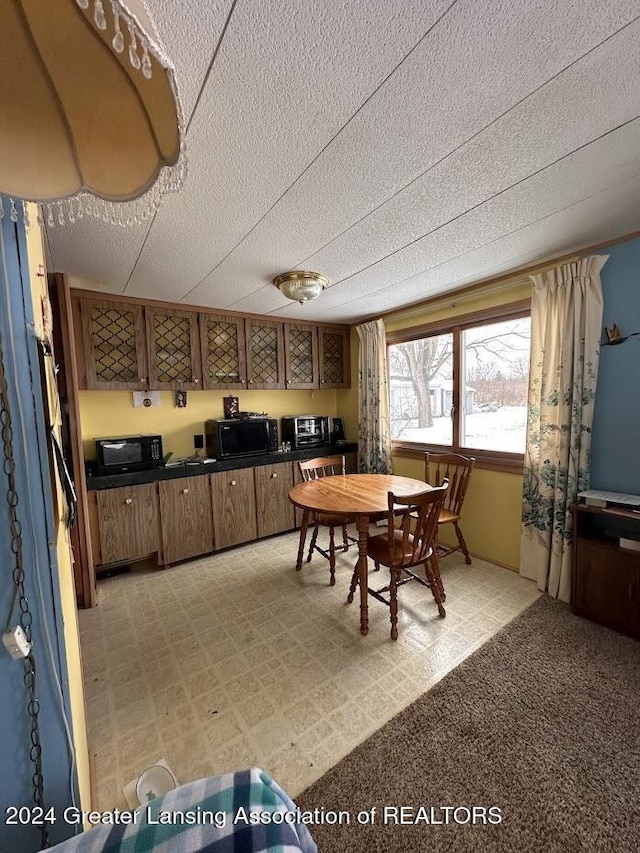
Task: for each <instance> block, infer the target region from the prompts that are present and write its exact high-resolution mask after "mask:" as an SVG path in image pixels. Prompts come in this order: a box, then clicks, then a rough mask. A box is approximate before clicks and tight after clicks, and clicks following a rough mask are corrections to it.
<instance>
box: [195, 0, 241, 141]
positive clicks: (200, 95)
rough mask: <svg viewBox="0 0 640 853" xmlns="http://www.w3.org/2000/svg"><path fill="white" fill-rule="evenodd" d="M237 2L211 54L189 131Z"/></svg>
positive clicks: (234, 0) (230, 11)
mask: <svg viewBox="0 0 640 853" xmlns="http://www.w3.org/2000/svg"><path fill="white" fill-rule="evenodd" d="M237 2H238V0H233V3H232V4H231V8H230V9H229V14H228V15H227V20H226V21H225V22H224V26H223V27H222V31H221V32H220V38H219V39H218V41H217V44H216V46H215V48H214V49H213V54H212V56H211V62H210V63H209V66H208V68H207V70H206V73H205V75H204V77H203V79H202V85H201V86H200V91H199V92H198V96H197V98H196V100H195V103H194V105H193V109H192V110H191V115H190V116H189V121H188V122H187V127H186V132H187V133H188V132H189V128H190V127H191V122H192V121H193V117H194V116H195V114H196V110H197V109H198V106H199V105H200V101H201V99H202V94H203V92H204V90H205V89H206V86H207V83H208V82H209V77H210V76H211V71H212V69H213V65H214V63H215V61H216V59H217V58H218V53H219V52H220V47H221V45H222V42H223V40H224V37H225V34H226V32H227V29H228V28H229V23H230V22H231V16H232V15H233V12H234V10H235V8H236V3H237Z"/></svg>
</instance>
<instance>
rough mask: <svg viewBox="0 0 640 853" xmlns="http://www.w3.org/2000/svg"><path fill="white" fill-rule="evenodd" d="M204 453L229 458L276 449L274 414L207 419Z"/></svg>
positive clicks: (275, 421)
mask: <svg viewBox="0 0 640 853" xmlns="http://www.w3.org/2000/svg"><path fill="white" fill-rule="evenodd" d="M204 433H205V442H206V449H207V456H211V457H213V458H214V459H232V458H233V457H234V456H259V455H260V454H263V453H275V452H276V451H277V450H278V422H277V420H276V419H275V418H262V417H250V418H238V417H235V418H227V419H225V420H209V421H206V422H205V425H204Z"/></svg>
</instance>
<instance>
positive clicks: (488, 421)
mask: <svg viewBox="0 0 640 853" xmlns="http://www.w3.org/2000/svg"><path fill="white" fill-rule="evenodd" d="M530 326H531V323H530V318H529V317H523V318H518V319H515V320H504V321H500V322H494V323H486V324H483V325H480V326H473V327H471V328H468V329H465V330H463V331H462V332H458V333H457V335H454V333H453V332H447V333H445V334H440V335H432V336H428V337H424V338H420V339H417V340H413V341H407V342H403V343H399V344H393V345H391V346H389V348H388V354H389V386H390V411H391V436H392V438H394V439H404V440H407V441H415V442H421V443H425V444H439V445H444V446H451V445H452V444H453V420H452V417H453V416H455V417H457V418H458V425H459V444H460V446H461V447H469V448H478V449H486V450H500V451H507V452H515V453H522V452H524V436H525V428H526V402H527V388H528V380H529V348H530ZM454 346H459V347H460V365H461V371H462V382H461V383H460V385H461V388H460V399H459V400H457V408H456V410H455V412H454V409H453V406H454V382H455V381H456V378H455V377H454V376H453V363H454V359H453V352H454Z"/></svg>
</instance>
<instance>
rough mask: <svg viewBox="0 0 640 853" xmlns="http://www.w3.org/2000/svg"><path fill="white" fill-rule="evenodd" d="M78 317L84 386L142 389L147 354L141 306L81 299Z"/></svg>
mask: <svg viewBox="0 0 640 853" xmlns="http://www.w3.org/2000/svg"><path fill="white" fill-rule="evenodd" d="M80 315H81V322H82V335H83V340H82V343H83V346H84V354H83V355H84V359H83V361H84V368H85V372H86V387H87V388H92V389H102V390H113V389H127V388H130V389H132V390H134V391H135V390H144V389H145V388H146V387H147V353H146V349H145V335H144V313H143V306H142V305H137V304H135V303H131V302H123V303H119V302H111V301H107V300H104V301H103V300H98V299H80ZM79 367H80V365H79ZM82 384H83V383H81V385H82Z"/></svg>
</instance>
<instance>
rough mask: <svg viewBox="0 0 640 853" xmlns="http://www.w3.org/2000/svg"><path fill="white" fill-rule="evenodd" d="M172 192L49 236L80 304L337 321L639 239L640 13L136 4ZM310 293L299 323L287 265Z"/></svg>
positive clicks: (516, 1) (593, 4) (477, 3)
mask: <svg viewBox="0 0 640 853" xmlns="http://www.w3.org/2000/svg"><path fill="white" fill-rule="evenodd" d="M147 7H148V10H149V13H150V15H151V17H152V18H153V21H154V24H155V28H156V30H157V33H158V35H159V37H160V39H161V41H162V42H163V44H164V47H165V49H166V52H167V53H168V55H169V56H171V58H172V59H173V62H174V64H175V67H176V73H177V78H178V85H179V87H180V94H181V99H182V104H183V111H184V115H185V119H186V122H187V125H188V133H187V145H188V156H189V175H188V178H187V181H186V183H185V186H184V187H183V189H182V191H181V192H180V193H179V194H177V195H173V196H167V198H166V199H165V200H164V202H163V204H162V205H161V207H160V209H159V211H158V213H157V215H156V216H155V218H154V220H153V221H152V222H151V223H150V224H149V223H146V224H145V225H144V226H139V227H134V228H128V229H121V228H119V227H117V226H113V225H109V224H104V223H97V222H94V221H91V220H89V221H87V220H84V221H82V222H80V223H77V224H76V225H74V226H72V227H66V228H54V229H51V230H50V231H49V233H48V239H49V248H50V254H51V259H52V263H53V267H54V269H55V270H57V271H60V272H66V273H69V274H73V275H75V276H79V277H81V278H83V279H85V280H87V282H86V283H87V286H89V285H91V286H92V287H95V288H96V289H100V290H105V291H110V292H113V293H118V294H126V295H129V296H139V297H144V298H149V299H164V300H169V301H172V302H182V303H184V304H185V305H200V306H211V307H215V308H225V309H229V310H233V311H241V312H245V311H246V312H252V313H258V314H274V315H275V316H280V317H295V318H299V319H302V318H306V319H313V320H319V321H334V322H356V321H358V320H361V319H363V318H364V317H370V316H372V315H374V314H376V313H378V312H380V313H382V312H386V311H391V310H393V309H394V308H398V307H400V306H403V305H407V304H411V303H414V302H416V301H418V300H420V299H424V298H427V297H429V296H434V295H437V294H442V293H446V292H450V291H454V290H455V289H456V288H459V287H462V286H465V285H468V284H469V283H472V282H473V281H477V280H481V279H483V278H486V277H488V276H491V275H498V274H500V273H503V272H506V271H508V270H511V269H513V268H515V267H518V266H523V265H526V264H529V263H532V262H535V261H538V260H543V259H546V258H549V257H552V256H554V255H558V254H562V253H564V252H570V251H573V250H574V249H578V248H581V247H584V246H588V245H590V244H594V243H597V242H601V241H605V240H609V239H612V238H615V237H619V236H622V235H624V234H628V233H631V232H633V231H638V230H640V85H639V83H640V50H639V49H638V45H639V44H640V0H609V2H608V3H607V4H604V3H602V2H598V1H597V0H581V2H578V3H576V2H575V0H507V1H506V2H501V0H454V2H451V0H348V2H344V3H336V2H333V0H278V2H276V0H235V2H234V0H216V2H214V1H213V0H209V1H208V0H200V1H199V2H194V0H147ZM296 268H297V269H300V268H302V269H312V270H317V271H319V272H322V273H324V274H325V275H327V276H328V278H329V280H330V286H329V288H328V289H327V290H326V291H325V292H324V293H323V294H322V295H321V296H320V297H319V298H318V299H317V300H315V301H314V302H311V303H307V304H306V305H303V306H300V305H298V304H297V303H292V302H289V301H288V300H286V299H285V298H284V297H283V296H282V295H281V294H280V293H279V291H278V290H277V289H276V288H275V287H274V286H273V285H272V284H271V279H272V278H273V276H274V275H276V274H278V273H280V272H283V271H285V270H288V269H296Z"/></svg>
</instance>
